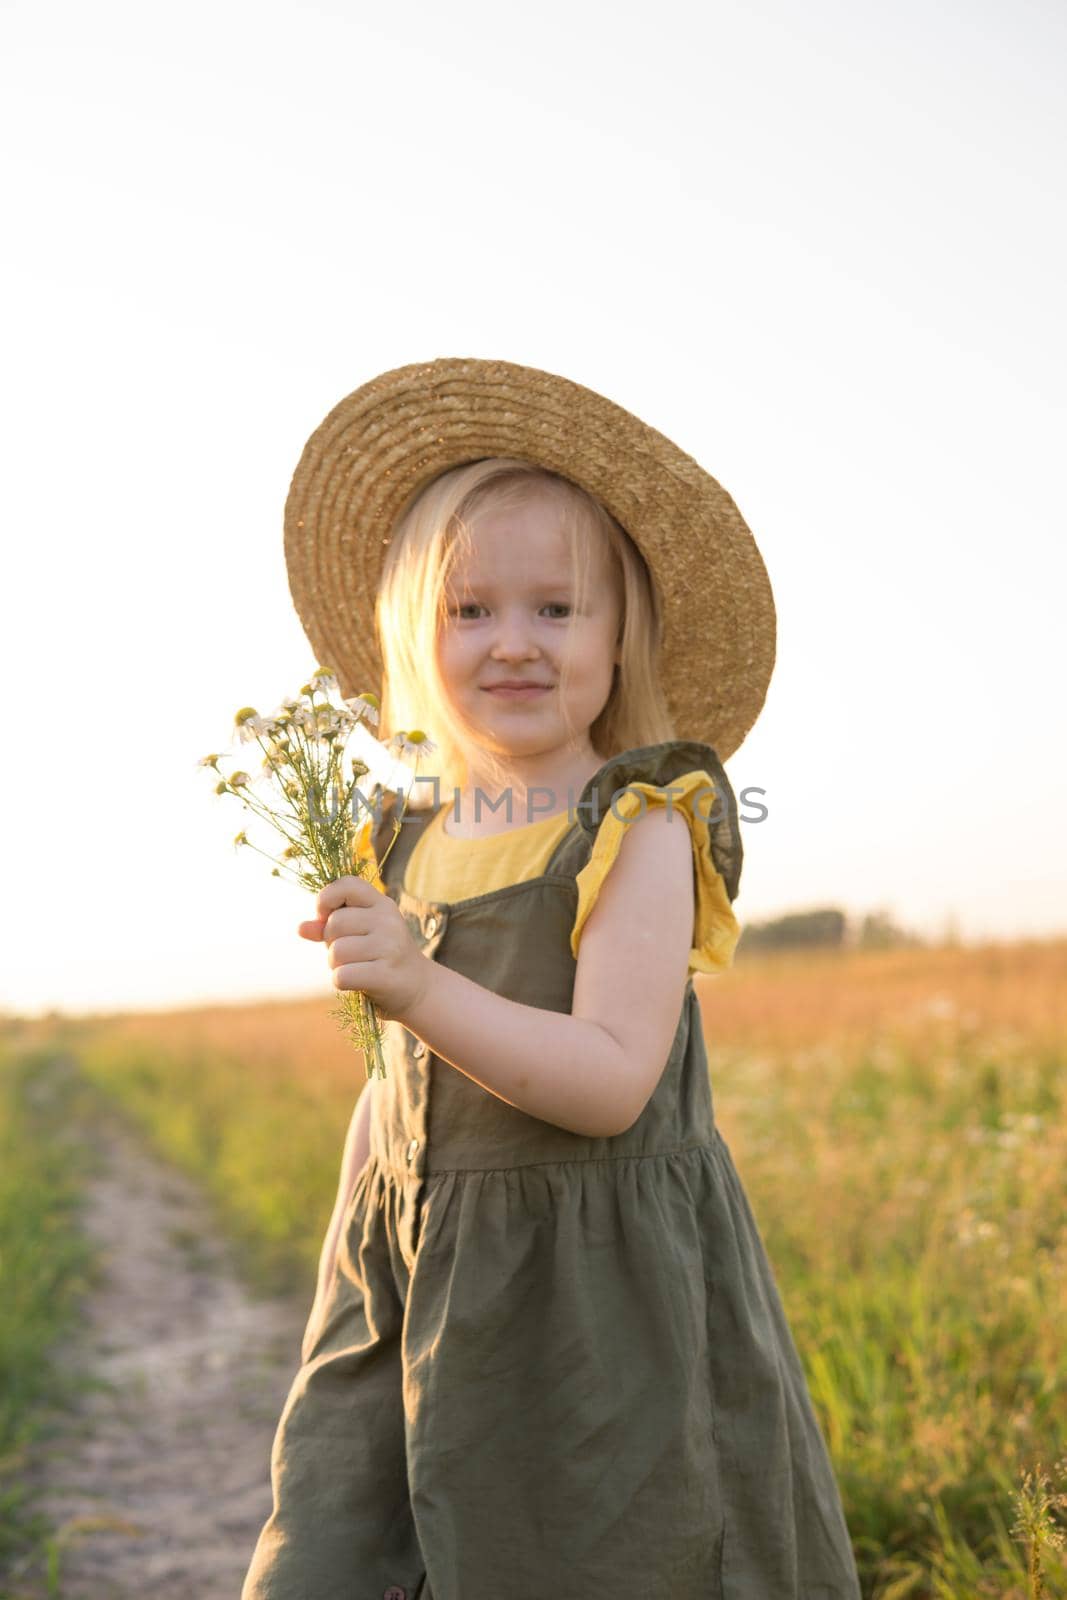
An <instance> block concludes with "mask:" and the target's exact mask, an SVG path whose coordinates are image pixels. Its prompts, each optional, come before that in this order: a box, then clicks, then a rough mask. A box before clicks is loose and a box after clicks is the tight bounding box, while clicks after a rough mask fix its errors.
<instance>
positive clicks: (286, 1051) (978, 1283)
mask: <svg viewBox="0 0 1067 1600" xmlns="http://www.w3.org/2000/svg"><path fill="white" fill-rule="evenodd" d="M698 992H699V994H700V999H701V1005H702V1009H703V1017H704V1024H705V1031H706V1036H707V1040H708V1051H709V1057H710V1061H711V1078H712V1087H713V1095H714V1101H715V1111H716V1119H717V1121H718V1124H719V1126H720V1128H721V1130H722V1133H723V1135H724V1137H725V1138H726V1140H727V1142H728V1144H729V1146H730V1149H731V1151H732V1153H733V1156H734V1160H735V1162H736V1164H737V1167H738V1170H739V1171H740V1173H741V1177H742V1180H743V1182H744V1184H745V1188H746V1191H747V1193H748V1195H749V1198H750V1200H751V1202H752V1206H753V1210H754V1212H755V1214H756V1217H757V1219H758V1221H759V1224H760V1228H761V1230H762V1232H763V1235H764V1239H765V1241H766V1244H767V1249H768V1253H769V1255H770V1258H771V1260H772V1262H773V1264H774V1267H775V1272H776V1275H777V1277H778V1281H779V1286H780V1288H781V1291H782V1297H783V1300H784V1302H785V1306H786V1311H787V1313H788V1315H789V1318H790V1322H791V1325H792V1327H793V1331H794V1335H795V1337H796V1341H797V1345H798V1348H799V1350H800V1353H801V1357H802V1360H803V1362H804V1365H805V1368H806V1370H807V1373H808V1378H809V1382H810V1386H811V1391H812V1396H813V1399H814V1401H815V1405H816V1408H817V1411H818V1413H819V1417H820V1420H821V1422H822V1425H823V1428H824V1431H825V1434H826V1438H827V1441H828V1444H829V1446H830V1450H831V1453H832V1456H833V1459H834V1464H835V1469H836V1471H837V1474H838V1481H839V1483H840V1485H841V1491H842V1497H843V1499H844V1503H845V1509H846V1515H847V1517H848V1522H849V1527H850V1529H851V1532H852V1536H853V1542H854V1546H855V1549H856V1556H857V1561H858V1564H859V1566H860V1570H861V1574H862V1578H863V1589H864V1594H865V1596H868V1597H872V1600H875V1597H876V1600H897V1597H904V1596H914V1597H916V1600H925V1597H927V1596H932V1597H938V1600H948V1597H952V1600H984V1597H987V1596H999V1597H1008V1600H1011V1597H1019V1600H1025V1597H1033V1596H1037V1595H1039V1594H1046V1595H1048V1596H1057V1595H1067V1564H1065V1562H1064V1550H1063V1547H1062V1538H1061V1535H1060V1533H1059V1532H1058V1531H1057V1530H1059V1529H1062V1528H1065V1527H1067V1502H1060V1503H1059V1504H1057V1503H1056V1497H1057V1495H1063V1494H1064V1493H1065V1492H1067V1337H1065V1334H1064V1329H1065V1326H1067V1227H1065V1221H1067V1184H1065V1180H1064V1174H1065V1172H1067V1117H1065V1110H1067V1106H1065V1100H1067V940H1060V941H1054V942H1027V943H1019V944H1011V945H990V946H987V947H982V948H978V949H968V948H945V949H932V950H900V951H877V952H875V951H871V952H860V951H856V952H847V953H840V952H838V953H828V952H827V953H806V954H790V955H778V956H770V955H761V956H758V957H757V956H752V957H751V958H749V959H746V960H745V961H744V962H740V963H739V964H738V965H737V966H736V967H735V969H734V970H733V971H732V972H730V973H729V974H727V975H726V976H725V977H722V978H710V979H699V980H698ZM328 1007H329V996H328V995H324V997H323V999H322V1001H317V1000H316V1001H310V1002H309V1001H302V1002H296V1003H280V1004H274V1005H256V1006H243V1007H216V1008H212V1009H205V1010H199V1011H186V1012H181V1011H178V1012H171V1013H166V1014H164V1013H156V1014H144V1015H139V1016H124V1017H113V1018H101V1019H96V1020H93V1021H92V1022H84V1023H81V1024H79V1025H78V1026H77V1027H76V1028H74V1029H73V1030H72V1031H70V1030H68V1031H69V1039H70V1047H71V1048H73V1050H74V1052H75V1054H76V1056H77V1058H78V1060H79V1062H80V1065H81V1068H82V1070H83V1071H84V1073H85V1074H86V1076H87V1078H88V1079H89V1080H90V1081H91V1083H92V1084H93V1085H95V1086H96V1087H97V1089H98V1090H100V1091H103V1092H104V1093H106V1095H107V1096H108V1098H109V1099H110V1100H111V1101H113V1102H115V1103H117V1104H118V1105H120V1106H121V1107H122V1108H124V1110H125V1112H126V1113H127V1114H128V1116H129V1117H130V1119H131V1120H132V1121H133V1122H134V1123H136V1124H137V1125H138V1126H139V1127H141V1128H142V1129H143V1130H144V1131H145V1132H146V1134H147V1135H148V1137H149V1138H150V1139H151V1140H152V1142H153V1143H154V1144H155V1145H156V1146H157V1147H158V1149H159V1150H160V1151H161V1152H163V1153H164V1154H166V1155H167V1156H168V1157H169V1158H171V1159H173V1160H174V1161H176V1162H178V1163H179V1164H180V1165H181V1166H183V1167H184V1168H185V1169H187V1170H188V1171H190V1172H192V1173H194V1174H195V1175H196V1176H197V1177H198V1178H199V1179H200V1181H201V1182H202V1183H203V1185H204V1187H205V1189H207V1190H208V1191H209V1192H210V1194H211V1195H212V1196H213V1197H214V1200H215V1203H216V1206H217V1215H218V1219H219V1226H220V1227H222V1228H224V1229H226V1231H228V1232H230V1233H231V1234H233V1236H234V1237H236V1238H238V1239H240V1240H241V1241H242V1244H243V1246H244V1256H245V1259H246V1260H247V1263H248V1270H249V1272H250V1274H252V1275H253V1276H255V1277H256V1278H257V1279H259V1280H260V1281H262V1282H263V1283H264V1284H265V1285H267V1286H269V1287H274V1288H277V1287H281V1286H283V1285H286V1284H287V1285H288V1286H289V1287H290V1288H292V1289H293V1291H294V1292H295V1293H296V1294H298V1295H299V1296H301V1297H303V1298H304V1299H305V1300H306V1302H307V1304H308V1305H309V1306H310V1301H311V1296H312V1293H313V1290H314V1274H315V1266H316V1263H317V1259H318V1252H319V1248H320V1245H321V1241H322V1235H323V1232H324V1230H325V1227H326V1223H327V1220H328V1217H329V1213H330V1209H331V1206H332V1203H333V1197H334V1193H335V1189H336V1183H337V1174H338V1167H339V1162H340V1156H341V1147H342V1142H343V1138H344V1133H345V1129H346V1127H347V1125H348V1120H349V1117H350V1115H351V1111H352V1107H353V1104H354V1102H355V1097H356V1095H357V1094H358V1092H359V1089H360V1086H361V1084H362V1083H363V1082H365V1076H364V1070H363V1066H362V1062H361V1059H360V1058H359V1056H358V1055H357V1054H356V1053H355V1052H354V1051H353V1050H352V1048H351V1047H350V1046H349V1045H348V1044H347V1043H345V1042H344V1041H343V1040H342V1039H341V1038H340V1037H339V1036H338V1035H337V1033H336V1031H335V1028H334V1024H333V1023H332V1022H331V1021H330V1019H329V1016H328V1014H327V1013H328ZM1046 1501H1051V1504H1050V1505H1049V1506H1048V1508H1045V1505H1044V1503H1045V1502H1046Z"/></svg>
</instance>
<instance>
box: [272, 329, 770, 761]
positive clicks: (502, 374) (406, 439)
mask: <svg viewBox="0 0 1067 1600" xmlns="http://www.w3.org/2000/svg"><path fill="white" fill-rule="evenodd" d="M486 456H517V457H519V458H520V459H522V460H526V461H531V462H535V463H536V464H538V465H539V466H543V467H548V468H550V469H551V470H552V471H554V472H558V473H562V474H563V476H564V477H566V478H570V479H571V480H572V482H574V483H577V484H579V485H581V487H582V488H584V489H587V490H588V491H589V492H590V493H591V494H594V495H595V496H596V497H597V498H598V499H599V500H600V501H601V503H602V504H603V505H604V506H606V507H607V509H608V510H609V511H610V512H611V514H612V516H613V517H614V518H615V519H616V521H617V522H619V523H620V524H621V525H622V527H624V528H625V529H626V532H627V533H628V534H629V535H630V537H631V539H633V541H634V543H635V544H636V545H637V547H638V549H639V550H640V551H641V553H642V555H643V556H644V558H645V560H646V561H647V563H648V565H649V567H650V569H651V571H652V574H653V577H654V578H655V581H656V584H657V586H658V588H659V591H660V596H661V600H662V610H663V624H664V634H663V667H662V683H663V689H664V694H665V696H666V700H667V705H668V708H669V710H670V713H671V716H672V718H673V720H674V726H675V733H676V736H677V737H678V738H680V739H698V740H700V741H701V743H704V744H710V745H711V746H712V748H713V749H714V750H715V752H716V754H717V755H718V757H719V759H720V761H725V760H726V759H727V758H728V757H729V756H730V755H732V754H733V752H734V751H735V750H736V749H737V748H738V746H739V745H740V744H741V742H742V740H743V739H744V737H745V735H746V734H747V733H748V731H749V729H750V728H751V727H752V724H753V723H754V722H755V720H756V718H757V716H758V715H759V712H760V708H761V707H762V705H763V702H764V699H765V697H766V694H767V686H768V684H769V682H770V678H771V672H772V670H773V667H774V654H775V612H774V600H773V597H772V594H771V586H770V582H769V580H768V577H767V572H766V569H765V567H764V565H763V561H762V560H761V558H760V553H759V551H758V549H757V548H756V542H755V540H754V539H753V537H752V534H751V533H750V532H749V530H748V528H747V527H746V525H745V522H744V520H743V519H742V517H741V513H740V512H739V511H738V509H737V507H736V506H735V504H734V502H733V500H732V499H731V498H730V496H729V495H728V494H727V492H726V490H725V489H723V488H722V487H721V485H720V484H718V483H717V482H716V481H715V479H714V478H713V477H711V476H710V475H709V474H708V473H707V472H705V471H704V469H703V468H702V467H701V466H699V465H698V464H697V462H696V461H694V460H693V459H692V457H691V456H688V455H686V454H685V453H684V451H682V450H680V449H679V448H678V447H677V445H674V444H672V443H671V441H670V440H669V439H667V438H665V437H664V436H663V434H661V433H657V432H656V430H655V429H654V428H651V427H649V426H648V425H647V424H646V423H644V422H641V421H639V420H638V418H637V417H635V416H633V415H631V413H630V412H629V411H624V410H623V409H622V407H621V406H617V405H614V404H613V403H612V401H610V400H606V399H605V398H604V397H603V396H602V395H599V394H596V393H595V392H594V391H593V390H592V389H586V388H583V387H582V385H581V384H577V383H572V382H570V381H569V380H568V379H567V378H561V377H557V376H556V375H555V374H554V373H551V372H540V371H538V370H537V369H536V368H533V367H521V366H516V365H514V364H513V363H512V362H509V361H483V360H477V359H475V358H473V357H471V358H467V357H454V358H453V357H445V358H442V359H440V360H437V361H430V362H426V363H420V364H417V365H414V366H407V367H398V368H396V369H395V370H394V371H392V372H383V373H382V374H380V376H378V377H376V378H373V379H372V380H371V381H370V382H369V383H365V384H363V385H362V387H361V388H359V389H356V390H355V391H354V392H353V393H352V394H350V395H348V396H346V398H345V399H344V400H342V401H341V402H340V404H339V405H337V406H335V407H334V409H333V410H332V411H331V412H330V414H329V416H327V417H326V419H325V420H324V421H323V422H322V423H321V424H320V425H319V427H317V428H316V429H315V432H314V433H313V434H312V435H311V438H310V439H309V440H308V442H307V444H306V445H305V446H304V453H303V455H302V456H301V457H300V461H299V463H298V465H297V468H296V471H295V473H294V474H293V480H292V485H291V487H290V490H289V496H288V499H287V501H286V505H285V557H286V562H287V563H288V568H289V587H290V589H291V591H292V596H293V601H294V604H295V605H296V609H297V612H298V614H299V616H300V620H301V622H302V623H303V626H304V631H305V632H306V634H307V636H308V638H309V640H310V641H311V644H312V647H313V649H314V651H315V655H316V657H317V658H318V660H319V661H320V662H322V663H323V665H325V666H328V667H329V668H331V670H332V671H333V672H335V673H336V674H337V677H338V681H339V683H340V686H341V692H342V694H344V695H346V696H349V695H354V694H358V693H359V692H360V691H361V690H365V689H373V690H374V691H375V692H379V691H380V687H381V679H382V660H381V655H380V652H379V650H378V642H377V637H376V634H375V627H374V601H375V596H376V595H377V592H378V584H379V581H380V577H381V571H382V564H383V561H384V558H385V554H386V548H387V546H388V544H389V540H390V538H391V536H392V533H393V529H394V528H395V526H396V523H397V521H398V519H399V518H400V516H401V514H402V513H403V511H404V510H405V509H406V507H407V505H408V503H409V502H410V501H411V500H412V499H413V498H414V496H415V494H416V493H417V492H418V491H419V490H420V489H422V488H423V487H424V486H425V485H426V484H427V483H429V482H430V481H431V479H433V478H436V477H437V476H438V475H439V474H440V473H442V472H445V471H447V470H448V469H449V468H450V467H456V466H459V465H461V464H463V463H466V462H470V461H478V460H481V459H483V458H484V457H486Z"/></svg>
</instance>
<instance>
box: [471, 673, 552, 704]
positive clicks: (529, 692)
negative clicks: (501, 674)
mask: <svg viewBox="0 0 1067 1600" xmlns="http://www.w3.org/2000/svg"><path fill="white" fill-rule="evenodd" d="M482 687H483V688H484V689H485V691H486V693H487V694H499V695H503V696H504V697H505V698H515V699H529V698H532V696H534V695H537V694H545V693H547V691H548V690H549V689H550V688H551V685H550V684H547V683H525V682H523V680H522V679H521V678H505V679H504V680H503V682H501V683H486V684H483V685H482Z"/></svg>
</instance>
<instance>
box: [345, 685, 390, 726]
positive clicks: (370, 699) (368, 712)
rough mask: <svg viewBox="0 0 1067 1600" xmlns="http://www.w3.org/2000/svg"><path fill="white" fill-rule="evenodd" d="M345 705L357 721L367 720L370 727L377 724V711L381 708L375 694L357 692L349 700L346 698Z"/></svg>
mask: <svg viewBox="0 0 1067 1600" xmlns="http://www.w3.org/2000/svg"><path fill="white" fill-rule="evenodd" d="M345 705H346V706H347V707H348V709H349V711H351V712H352V714H353V716H354V717H355V718H356V719H357V721H360V722H369V723H370V725H371V727H372V728H376V727H377V726H378V712H379V710H380V709H381V702H380V701H379V699H378V696H377V695H376V694H370V693H366V694H357V695H355V696H354V697H353V698H352V699H351V700H346V701H345Z"/></svg>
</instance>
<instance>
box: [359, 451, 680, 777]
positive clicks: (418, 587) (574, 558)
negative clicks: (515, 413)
mask: <svg viewBox="0 0 1067 1600" xmlns="http://www.w3.org/2000/svg"><path fill="white" fill-rule="evenodd" d="M536 498H540V499H541V500H543V501H547V502H548V503H550V504H554V505H556V506H557V507H558V509H559V511H560V513H561V518H560V527H561V530H562V531H563V533H564V535H565V537H566V538H567V542H568V545H569V549H570V556H571V581H572V583H573V584H574V587H575V593H576V595H577V596H578V597H579V599H578V603H579V604H581V597H584V595H585V594H586V592H587V584H588V581H589V577H590V573H591V571H592V567H593V562H594V560H595V559H596V556H597V554H600V555H602V556H604V557H606V558H607V563H608V567H609V570H610V573H611V581H612V583H613V585H614V589H615V595H616V599H617V600H618V602H619V609H620V627H619V636H618V639H617V644H618V646H619V651H620V660H619V663H618V665H617V667H616V669H615V673H614V676H613V679H612V687H611V691H610V693H609V696H608V699H607V702H606V704H605V706H604V708H603V710H602V711H601V712H600V714H599V716H598V717H597V718H596V720H595V722H594V723H593V724H592V726H591V727H590V728H589V729H588V730H586V729H573V728H572V729H571V730H570V732H571V738H572V740H575V741H576V740H577V739H578V738H579V737H580V736H581V735H582V734H584V733H586V732H588V735H589V739H590V742H591V743H592V746H593V748H594V750H595V751H596V752H597V754H599V755H600V756H601V757H602V759H604V760H608V759H610V758H611V756H613V755H617V754H619V753H620V752H621V751H623V750H632V749H634V748H636V747H637V746H638V745H644V744H656V743H659V742H660V741H661V740H664V739H672V738H674V728H673V724H672V722H671V717H670V713H669V711H668V709H667V704H666V700H665V698H664V695H663V690H662V688H661V685H660V675H659V660H660V648H661V638H662V621H661V609H660V603H659V597H658V595H657V593H656V587H655V583H654V580H653V578H652V576H651V573H650V572H649V569H648V565H647V563H646V562H645V559H644V557H643V556H642V555H641V552H640V551H639V550H638V548H637V546H636V545H635V544H634V542H633V540H632V539H631V538H630V536H629V535H628V534H627V533H626V531H625V529H623V528H622V527H621V526H620V524H619V523H618V522H616V520H615V519H614V517H612V516H611V515H610V513H609V512H608V511H607V510H606V508H605V507H604V506H603V505H602V504H601V502H600V501H599V500H598V499H596V497H595V496H594V495H592V494H589V493H588V492H587V491H586V490H585V489H583V488H581V487H580V486H579V485H578V484H576V483H573V482H572V481H571V480H570V479H569V478H566V477H564V476H563V475H562V474H561V473H557V472H552V471H550V470H549V469H548V468H546V467H539V466H537V465H536V464H534V463H532V462H529V461H522V460H519V459H517V458H513V457H510V456H490V457H488V458H486V459H484V460H482V461H473V462H468V463H467V464H466V465H464V466H460V467H453V468H451V469H450V470H449V471H447V472H444V473H442V474H441V475H440V476H439V477H437V478H435V479H434V480H433V481H432V482H431V483H429V484H427V485H426V486H425V487H424V488H423V489H422V490H421V491H420V492H419V493H418V494H417V495H416V497H415V499H414V500H413V501H412V502H411V504H410V505H409V506H407V508H406V509H405V511H404V513H403V515H402V516H401V517H400V519H399V521H398V522H397V524H396V527H395V529H394V532H393V536H392V540H391V542H390V545H389V549H388V551H387V554H386V559H385V564H384V567H383V570H382V576H381V582H380V585H379V589H378V597H377V602H376V606H375V625H376V627H377V630H378V640H379V644H380V647H381V654H382V663H383V668H384V672H383V682H382V697H381V717H380V721H379V725H378V730H377V732H378V737H379V738H382V739H385V738H389V737H391V736H392V735H393V734H395V733H398V732H400V731H401V730H403V731H409V730H410V729H412V728H416V727H417V728H421V729H423V730H424V732H426V733H427V734H428V735H429V737H430V739H431V740H432V741H433V742H434V744H435V745H436V746H437V754H436V756H431V757H430V758H428V759H427V760H426V761H425V762H423V763H420V765H419V771H420V774H422V775H426V776H429V775H431V774H434V775H436V776H437V777H438V778H439V780H440V783H441V784H442V786H443V791H444V792H443V795H442V796H441V798H443V797H444V796H445V795H450V794H451V791H452V789H453V787H456V788H462V787H464V786H465V785H468V784H469V782H470V768H469V763H468V759H467V754H466V751H467V750H468V749H469V748H470V746H471V743H472V742H473V741H474V740H475V739H476V737H477V735H476V733H475V732H474V731H473V730H472V729H471V728H470V727H469V726H468V725H467V724H466V722H465V721H463V720H462V719H461V718H460V717H458V716H457V714H456V711H455V709H454V707H453V705H452V703H451V702H450V700H449V698H448V695H447V691H446V689H445V686H444V683H443V680H442V678H441V673H440V669H439V666H438V660H437V639H438V633H439V630H440V628H441V627H442V626H443V625H444V623H445V621H446V618H447V605H448V601H447V596H446V588H447V584H448V579H449V575H450V573H451V571H452V569H453V567H454V565H455V562H456V558H457V555H458V553H459V551H460V550H461V549H464V548H469V541H470V538H471V534H472V531H473V529H474V528H475V527H476V525H477V520H478V516H479V514H481V513H484V512H486V511H490V510H491V511H498V510H511V509H514V508H515V507H517V506H520V505H525V504H527V503H529V502H530V501H531V500H533V499H536ZM573 625H574V624H573V613H572V620H571V626H572V627H573ZM568 667H569V660H568V658H567V656H566V655H565V657H564V665H563V679H562V686H563V687H564V689H565V688H566V682H567V675H568ZM480 764H481V765H482V766H483V767H484V768H485V770H486V771H487V772H489V773H490V774H493V775H495V778H496V781H497V782H498V783H500V784H501V785H503V784H504V783H505V782H507V781H508V779H509V777H510V774H508V773H507V771H506V769H505V768H504V766H503V765H502V763H501V762H500V760H499V758H498V757H497V756H496V754H495V752H492V751H489V750H480ZM420 791H421V792H420ZM433 800H434V793H433V786H432V785H430V784H421V785H420V784H416V785H415V786H414V787H413V789H412V792H411V797H410V802H409V803H410V804H411V805H412V806H416V805H419V804H431V803H433Z"/></svg>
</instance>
